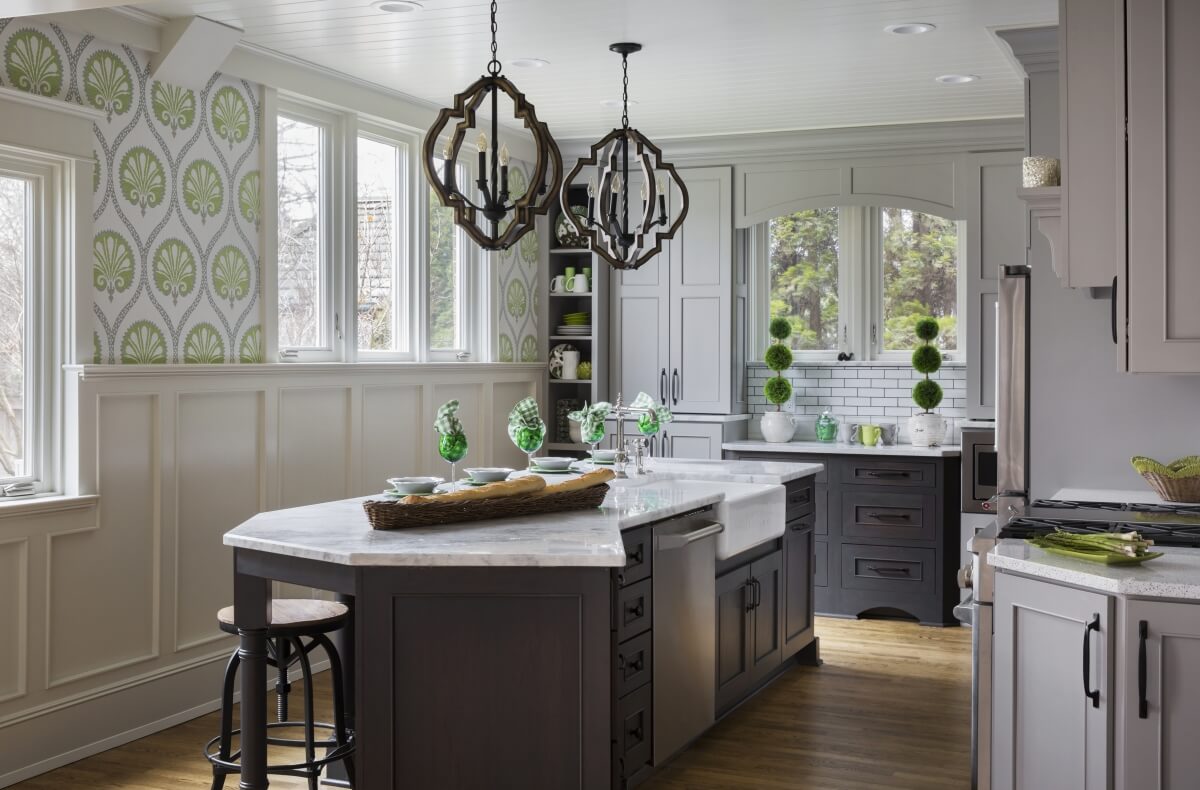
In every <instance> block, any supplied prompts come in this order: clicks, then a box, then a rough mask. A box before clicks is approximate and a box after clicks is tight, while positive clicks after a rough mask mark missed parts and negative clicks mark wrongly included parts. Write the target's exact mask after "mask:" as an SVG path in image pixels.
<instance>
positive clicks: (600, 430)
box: [581, 420, 604, 469]
mask: <svg viewBox="0 0 1200 790" xmlns="http://www.w3.org/2000/svg"><path fill="white" fill-rule="evenodd" d="M581 427H582V426H581ZM602 441H604V420H597V421H596V427H595V428H594V429H592V432H591V433H589V434H586V435H584V437H583V443H584V444H587V445H591V448H592V453H591V454H592V468H593V469H598V468H599V467H597V466H596V446H597V445H599V444H600V442H602Z"/></svg>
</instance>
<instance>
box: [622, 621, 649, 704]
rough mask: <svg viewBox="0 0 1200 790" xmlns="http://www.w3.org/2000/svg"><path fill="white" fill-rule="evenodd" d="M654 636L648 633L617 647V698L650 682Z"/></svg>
mask: <svg viewBox="0 0 1200 790" xmlns="http://www.w3.org/2000/svg"><path fill="white" fill-rule="evenodd" d="M653 637H654V634H653V633H652V632H650V631H647V632H646V633H644V634H642V635H641V636H635V637H634V638H633V639H630V640H629V641H628V642H622V643H621V644H620V645H618V646H617V697H624V696H625V695H626V694H628V693H629V692H631V691H635V690H637V689H639V688H641V687H642V686H644V685H646V684H647V683H649V682H650V667H652V666H653V665H654V638H653Z"/></svg>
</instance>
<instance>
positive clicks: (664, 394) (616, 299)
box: [602, 254, 671, 403]
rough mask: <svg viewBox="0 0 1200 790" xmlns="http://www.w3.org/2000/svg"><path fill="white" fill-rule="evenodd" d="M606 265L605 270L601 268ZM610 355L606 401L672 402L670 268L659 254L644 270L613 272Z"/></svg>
mask: <svg viewBox="0 0 1200 790" xmlns="http://www.w3.org/2000/svg"><path fill="white" fill-rule="evenodd" d="M602 265H607V264H602ZM612 274H613V277H612V281H613V287H612V298H611V307H612V320H611V323H610V331H609V342H610V345H609V350H610V352H611V353H610V358H611V361H612V374H611V381H610V384H609V393H608V397H609V399H610V400H612V401H615V400H616V398H617V395H618V394H622V395H624V399H625V403H631V402H632V401H633V399H634V398H635V397H637V394H638V393H639V392H645V393H647V394H649V395H650V396H651V397H652V398H654V399H655V400H658V401H666V400H667V398H669V397H670V379H669V372H670V371H669V368H670V360H669V357H670V351H671V349H670V344H669V342H668V338H669V337H670V318H671V303H670V292H671V283H670V266H669V265H668V260H667V256H666V255H665V254H660V255H659V256H658V257H656V258H652V259H651V260H650V261H649V262H648V263H646V264H645V265H644V266H642V268H640V269H637V270H633V271H613V273H612Z"/></svg>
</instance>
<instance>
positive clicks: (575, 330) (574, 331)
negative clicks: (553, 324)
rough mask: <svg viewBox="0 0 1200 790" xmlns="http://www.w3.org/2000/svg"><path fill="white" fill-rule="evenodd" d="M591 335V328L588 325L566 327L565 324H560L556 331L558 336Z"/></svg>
mask: <svg viewBox="0 0 1200 790" xmlns="http://www.w3.org/2000/svg"><path fill="white" fill-rule="evenodd" d="M591 333H592V327H591V326H590V325H588V326H567V325H566V324H560V325H559V326H558V329H557V334H560V335H579V336H583V335H590V334H591Z"/></svg>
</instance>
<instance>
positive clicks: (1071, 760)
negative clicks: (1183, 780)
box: [992, 573, 1153, 790]
mask: <svg viewBox="0 0 1200 790" xmlns="http://www.w3.org/2000/svg"><path fill="white" fill-rule="evenodd" d="M993 615H994V618H995V621H994V628H995V637H994V642H993V651H992V655H993V668H994V672H993V678H994V684H993V688H992V788H993V790H1017V788H1030V789H1032V788H1079V790H1107V788H1108V787H1109V786H1110V770H1109V765H1110V762H1109V750H1108V745H1109V739H1110V734H1111V721H1112V713H1111V710H1112V701H1113V700H1112V694H1111V688H1112V684H1111V682H1110V677H1111V672H1112V661H1111V657H1112V645H1113V640H1112V632H1111V625H1112V620H1113V601H1112V599H1111V598H1109V597H1108V596H1106V595H1102V594H1100V593H1095V592H1087V591H1084V590H1077V589H1074V588H1070V587H1063V586H1060V585H1057V584H1052V583H1049V582H1045V581H1039V580H1034V579H1027V578H1023V577H1018V576H1012V575H1010V574H1006V573H998V574H996V590H995V604H994V610H993ZM1081 670H1082V671H1081ZM1151 786H1153V785H1142V787H1151Z"/></svg>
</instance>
